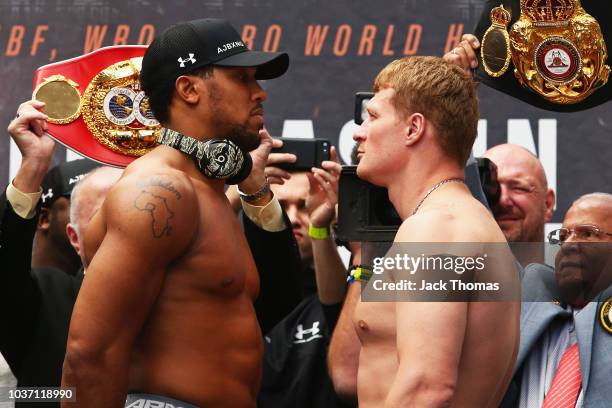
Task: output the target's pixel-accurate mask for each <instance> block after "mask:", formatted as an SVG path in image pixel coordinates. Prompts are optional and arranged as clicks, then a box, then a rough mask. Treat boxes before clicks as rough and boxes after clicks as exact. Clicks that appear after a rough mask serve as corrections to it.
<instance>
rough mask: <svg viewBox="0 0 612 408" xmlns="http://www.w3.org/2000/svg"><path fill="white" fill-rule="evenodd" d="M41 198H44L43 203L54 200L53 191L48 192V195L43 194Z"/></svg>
mask: <svg viewBox="0 0 612 408" xmlns="http://www.w3.org/2000/svg"><path fill="white" fill-rule="evenodd" d="M40 198H42V202H43V203H45V202H47V200H50V199H52V198H53V190H52V189H49V190H47V193H46V194H45V193H43V194H41V196H40Z"/></svg>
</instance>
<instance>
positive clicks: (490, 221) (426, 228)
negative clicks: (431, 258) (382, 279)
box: [396, 200, 505, 242]
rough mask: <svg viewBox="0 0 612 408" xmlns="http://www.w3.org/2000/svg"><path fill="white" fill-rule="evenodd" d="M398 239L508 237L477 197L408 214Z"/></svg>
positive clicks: (468, 240)
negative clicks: (458, 203) (456, 203)
mask: <svg viewBox="0 0 612 408" xmlns="http://www.w3.org/2000/svg"><path fill="white" fill-rule="evenodd" d="M396 241H398V242H499V241H505V239H504V237H503V234H502V233H501V231H500V230H499V227H498V226H497V224H496V223H495V220H494V218H493V217H492V216H491V214H489V212H488V211H487V210H486V209H485V208H484V207H483V206H482V205H480V203H478V202H476V200H473V201H472V200H470V201H468V202H465V203H462V204H461V205H457V206H454V205H453V206H448V207H437V208H432V209H429V210H427V211H423V212H421V213H417V214H415V215H414V216H412V217H409V218H407V219H406V220H405V221H404V222H403V223H402V225H401V227H400V229H399V231H398V233H397V236H396Z"/></svg>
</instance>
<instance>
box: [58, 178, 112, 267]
mask: <svg viewBox="0 0 612 408" xmlns="http://www.w3.org/2000/svg"><path fill="white" fill-rule="evenodd" d="M122 172H123V170H119V169H116V168H113V167H100V168H97V169H95V170H93V171H92V172H90V173H89V174H88V175H87V176H85V178H84V179H83V180H81V181H80V182H79V183H78V184H77V185H76V186H75V187H74V189H73V190H72V194H71V196H70V199H71V205H70V222H69V223H68V225H67V226H66V234H67V235H68V239H69V240H70V244H71V245H72V246H73V247H74V249H75V250H76V251H77V253H78V254H79V256H80V257H81V262H83V268H84V269H87V266H88V264H89V262H88V261H89V259H90V258H91V257H88V256H86V255H87V254H88V252H87V250H88V249H89V248H86V247H85V246H84V245H83V237H84V236H85V235H87V231H88V228H89V222H90V221H91V219H92V217H93V215H94V214H95V213H97V212H98V210H100V207H101V206H102V203H103V202H104V198H105V197H106V194H107V193H108V191H109V190H110V189H111V187H112V186H113V185H114V184H115V183H116V182H117V180H119V177H121V173H122Z"/></svg>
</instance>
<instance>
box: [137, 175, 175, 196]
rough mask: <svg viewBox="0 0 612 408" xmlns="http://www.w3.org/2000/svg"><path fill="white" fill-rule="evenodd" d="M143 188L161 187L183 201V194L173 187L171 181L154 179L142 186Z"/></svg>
mask: <svg viewBox="0 0 612 408" xmlns="http://www.w3.org/2000/svg"><path fill="white" fill-rule="evenodd" d="M141 187H161V188H163V189H165V190H167V191H169V192H171V193H173V194H174V196H175V197H176V199H177V200H180V199H181V193H179V191H178V190H177V189H176V188H175V187H174V185H172V182H171V181H169V180H163V179H161V178H158V177H153V178H150V179H148V180H146V181H145V182H143V183H142V184H141Z"/></svg>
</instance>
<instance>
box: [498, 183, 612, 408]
mask: <svg viewBox="0 0 612 408" xmlns="http://www.w3.org/2000/svg"><path fill="white" fill-rule="evenodd" d="M549 240H550V241H551V243H553V244H554V243H558V244H560V245H561V247H560V250H559V252H558V254H557V256H556V259H555V268H554V269H553V268H552V267H550V266H547V265H541V264H532V265H529V266H528V267H527V268H526V269H525V276H524V279H523V281H522V287H523V301H524V302H523V307H522V311H521V341H520V350H519V354H518V358H517V363H516V367H515V370H514V377H513V380H512V383H511V384H510V387H509V389H508V391H507V393H506V396H505V398H504V402H503V403H502V407H519V408H527V407H529V408H532V407H534V408H537V407H544V408H548V407H555V408H556V407H572V408H573V407H583V406H584V407H589V408H600V407H601V408H603V407H609V406H610V401H609V395H608V390H609V387H610V376H611V375H612V368H611V367H612V313H611V310H612V286H611V285H612V250H611V249H612V195H610V194H605V193H594V194H588V195H585V196H582V197H580V198H579V199H578V200H576V201H575V202H574V204H573V205H572V206H571V207H570V209H569V210H568V212H567V214H566V216H565V219H564V220H563V228H561V229H559V230H557V231H552V232H551V233H550V235H549Z"/></svg>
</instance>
